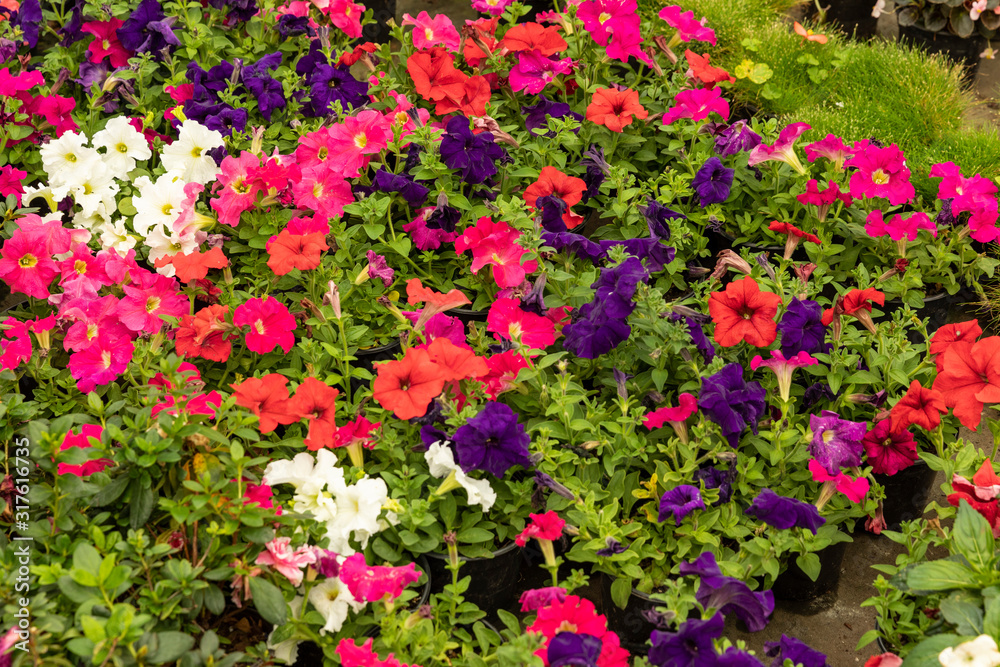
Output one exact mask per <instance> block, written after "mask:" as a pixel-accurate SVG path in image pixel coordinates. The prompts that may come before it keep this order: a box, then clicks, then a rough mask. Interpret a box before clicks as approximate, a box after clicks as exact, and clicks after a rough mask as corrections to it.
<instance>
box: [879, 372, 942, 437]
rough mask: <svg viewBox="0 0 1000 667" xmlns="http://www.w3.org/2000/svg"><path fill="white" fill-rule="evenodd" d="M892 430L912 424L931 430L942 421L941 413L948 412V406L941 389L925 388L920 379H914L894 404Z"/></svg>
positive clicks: (891, 414)
mask: <svg viewBox="0 0 1000 667" xmlns="http://www.w3.org/2000/svg"><path fill="white" fill-rule="evenodd" d="M889 414H890V416H891V417H892V420H891V421H892V430H893V431H899V430H902V429H906V428H909V427H910V426H912V425H916V426H919V427H921V428H923V429H925V430H928V431H931V430H933V429H935V428H937V427H938V424H940V423H941V415H943V414H948V406H947V405H946V404H945V400H944V396H943V395H942V394H941V392H940V391H936V390H934V389H926V388H924V387H923V386H922V385H921V384H920V381H919V380H913V381H912V382H911V383H910V388H909V389H907V391H906V394H905V395H903V397H902V398H900V399H899V401H897V402H896V404H895V405H894V406H892V410H891V411H890V413H889Z"/></svg>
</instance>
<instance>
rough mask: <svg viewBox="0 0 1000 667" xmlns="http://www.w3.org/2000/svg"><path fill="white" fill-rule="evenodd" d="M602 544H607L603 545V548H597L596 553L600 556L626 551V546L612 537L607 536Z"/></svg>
mask: <svg viewBox="0 0 1000 667" xmlns="http://www.w3.org/2000/svg"><path fill="white" fill-rule="evenodd" d="M604 544H606V545H607V546H606V547H604V548H603V549H598V550H597V555H598V556H601V557H602V558H607V557H609V556H614V555H615V554H623V553H625V552H626V551H628V547H627V546H624V545H623V544H622V543H621V542H619V541H618V540H616V539H615V538H613V537H609V538H607V539H606V540H604Z"/></svg>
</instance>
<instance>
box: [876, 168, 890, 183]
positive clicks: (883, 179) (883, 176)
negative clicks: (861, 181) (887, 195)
mask: <svg viewBox="0 0 1000 667" xmlns="http://www.w3.org/2000/svg"><path fill="white" fill-rule="evenodd" d="M888 182H889V174H887V173H885V172H884V171H882V170H881V169H876V170H875V171H873V172H872V183H874V184H875V185H885V184H886V183H888Z"/></svg>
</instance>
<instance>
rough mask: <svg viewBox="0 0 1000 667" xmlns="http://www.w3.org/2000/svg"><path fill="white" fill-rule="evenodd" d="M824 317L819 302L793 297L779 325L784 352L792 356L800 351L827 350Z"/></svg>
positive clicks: (819, 351)
mask: <svg viewBox="0 0 1000 667" xmlns="http://www.w3.org/2000/svg"><path fill="white" fill-rule="evenodd" d="M822 319H823V309H822V307H821V306H820V305H819V304H818V303H817V302H815V301H809V300H805V301H800V300H799V299H792V301H791V303H789V304H788V308H787V309H786V310H785V314H784V315H782V316H781V322H780V323H779V324H778V327H777V328H778V331H779V332H781V352H782V354H784V355H785V356H786V357H790V356H792V355H795V354H799V353H800V352H806V353H808V354H818V353H821V352H825V351H826V348H827V343H826V327H825V326H824V325H823V321H822Z"/></svg>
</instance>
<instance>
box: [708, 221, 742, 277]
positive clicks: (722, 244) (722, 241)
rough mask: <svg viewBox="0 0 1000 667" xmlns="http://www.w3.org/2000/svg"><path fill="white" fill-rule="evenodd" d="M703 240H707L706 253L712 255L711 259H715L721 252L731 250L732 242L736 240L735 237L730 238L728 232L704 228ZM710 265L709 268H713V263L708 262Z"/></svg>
mask: <svg viewBox="0 0 1000 667" xmlns="http://www.w3.org/2000/svg"><path fill="white" fill-rule="evenodd" d="M705 238H707V239H708V245H707V246H706V247H707V248H708V251H709V252H710V253H712V257H715V256H716V255H718V254H719V253H720V252H722V251H723V250H732V249H733V241H735V240H736V237H735V236H732V235H731V234H729V233H728V232H724V231H718V232H717V231H715V230H714V229H710V228H707V227H706V228H705ZM709 263H710V264H712V266H711V267H709V268H715V266H714V262H709Z"/></svg>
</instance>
